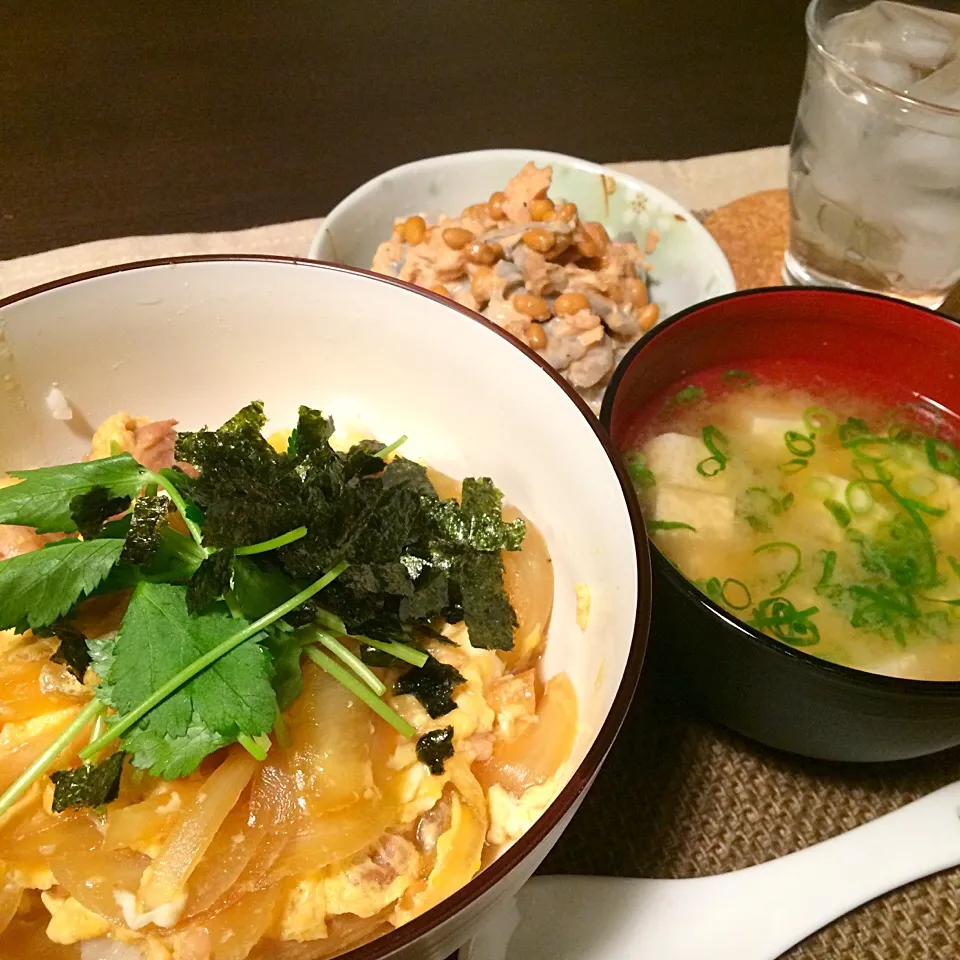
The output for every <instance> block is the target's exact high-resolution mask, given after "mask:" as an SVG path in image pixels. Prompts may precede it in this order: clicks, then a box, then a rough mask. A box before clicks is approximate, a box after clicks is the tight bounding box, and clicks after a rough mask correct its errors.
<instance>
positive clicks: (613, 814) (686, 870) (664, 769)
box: [541, 637, 960, 960]
mask: <svg viewBox="0 0 960 960" xmlns="http://www.w3.org/2000/svg"><path fill="white" fill-rule="evenodd" d="M656 640H658V641H660V642H661V643H667V642H669V638H667V637H658V638H656ZM956 779H960V750H951V751H949V752H947V753H942V754H939V755H937V756H934V757H927V758H923V759H920V760H912V761H908V762H904V763H896V764H869V765H859V764H835V763H826V762H820V761H814V760H806V759H803V758H799V757H792V756H789V755H787V754H783V753H779V752H778V751H775V750H771V749H768V748H766V747H762V746H760V745H758V744H755V743H753V742H751V741H748V740H746V739H745V738H743V737H740V736H738V735H736V734H734V733H731V732H730V731H727V730H725V729H724V728H722V727H719V726H717V725H715V724H713V723H711V722H709V721H707V720H705V719H703V718H701V717H699V716H698V715H697V713H696V712H695V711H694V710H693V709H692V708H691V707H689V706H688V705H687V704H685V703H684V702H683V700H682V699H681V696H680V695H679V694H678V693H677V692H675V691H673V690H672V689H671V688H670V686H669V685H668V684H667V683H666V682H665V681H664V680H663V679H662V678H661V676H660V671H659V670H658V669H657V665H656V664H655V663H653V664H649V665H648V667H646V668H645V670H644V676H643V679H642V680H641V683H640V689H639V690H638V693H637V697H636V699H635V701H634V704H633V707H632V708H631V712H630V714H629V716H628V718H627V721H626V723H625V724H624V728H623V730H622V731H621V733H620V736H619V737H618V738H617V741H616V743H615V744H614V747H613V749H612V751H611V753H610V755H609V757H608V758H607V761H606V763H605V764H604V766H603V768H602V770H601V771H600V775H599V776H598V778H597V781H596V783H595V784H594V786H593V787H592V788H591V790H590V792H589V793H588V794H587V797H586V799H585V800H584V803H583V806H582V807H581V809H580V810H579V811H578V812H577V815H576V816H575V817H574V819H573V822H572V823H571V824H570V826H569V827H568V829H567V830H566V832H565V833H564V834H563V836H562V837H561V839H560V842H559V843H558V844H557V846H556V847H555V848H554V850H553V851H552V852H551V854H550V855H549V857H548V858H547V860H546V861H545V863H544V864H543V867H542V868H541V872H543V873H575V874H594V875H604V876H629V877H672V878H680V877H701V876H710V875H712V874H716V873H724V872H726V871H728V870H739V869H741V868H743V867H749V866H752V865H753V864H756V863H762V862H763V861H765V860H770V859H772V858H774V857H780V856H783V855H784V854H787V853H791V852H793V851H794V850H799V849H801V848H802V847H806V846H809V845H810V844H811V843H817V842H819V841H820V840H826V839H827V838H829V837H831V836H834V835H835V834H837V833H841V832H843V831H845V830H849V829H851V828H853V827H855V826H857V825H859V824H861V823H866V822H867V821H868V820H872V819H874V818H875V817H878V816H880V815H881V814H884V813H889V812H890V811H891V810H894V809H896V808H897V807H899V806H902V805H903V804H904V803H907V802H909V801H911V800H916V799H917V798H919V797H921V796H923V795H924V794H926V793H929V792H930V791H931V790H935V789H937V788H938V787H941V786H944V785H946V784H947V783H950V782H952V781H953V780H956ZM692 919H693V918H692ZM958 943H960V870H953V871H948V872H946V873H943V874H940V875H938V876H935V877H932V878H930V879H927V880H923V881H920V882H919V883H915V884H913V885H911V886H909V887H906V888H904V889H902V890H899V891H896V892H894V893H892V894H890V895H888V896H887V897H884V898H882V899H880V900H876V901H874V902H872V903H870V904H868V905H867V906H865V907H861V908H860V909H859V910H857V911H855V912H854V913H851V914H848V915H847V916H846V917H844V918H843V919H841V920H839V921H837V922H836V923H835V924H833V925H832V926H830V927H828V928H826V929H825V930H822V931H820V932H819V933H817V934H815V935H814V936H812V937H810V938H809V939H808V940H806V941H804V942H803V943H802V944H800V945H799V946H798V947H796V948H795V949H794V950H792V951H790V952H789V953H787V954H785V956H786V957H787V958H789V960H841V958H842V960H860V958H863V960H900V958H910V960H926V958H930V960H933V958H937V960H945V958H947V957H953V956H956V955H957V952H958ZM585 960H586V958H585ZM651 960H669V958H660V957H656V958H651ZM703 960H710V958H709V957H704V958H703Z"/></svg>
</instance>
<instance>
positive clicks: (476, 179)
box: [309, 150, 736, 320]
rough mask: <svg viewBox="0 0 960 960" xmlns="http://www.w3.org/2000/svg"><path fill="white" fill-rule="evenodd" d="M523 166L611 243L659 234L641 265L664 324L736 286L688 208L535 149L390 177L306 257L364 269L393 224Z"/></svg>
mask: <svg viewBox="0 0 960 960" xmlns="http://www.w3.org/2000/svg"><path fill="white" fill-rule="evenodd" d="M530 160H532V161H533V162H534V163H536V164H537V166H541V167H542V166H545V165H549V166H551V167H553V185H552V187H551V189H550V196H551V199H553V200H558V199H563V200H566V201H570V202H573V203H575V204H576V205H577V207H578V208H579V209H580V212H581V215H582V216H583V218H584V219H586V220H599V221H600V222H601V223H602V224H603V225H604V226H605V227H606V228H607V232H608V233H609V234H610V236H611V237H616V236H617V235H618V234H621V233H624V232H625V231H630V232H632V233H634V234H635V235H636V237H637V238H638V239H639V241H640V242H641V244H642V243H643V239H644V237H645V235H646V232H647V231H648V230H651V229H653V230H657V231H659V233H660V242H659V244H658V245H657V248H656V250H655V251H654V252H653V253H652V254H650V255H649V257H648V259H649V261H650V263H651V264H652V265H653V271H652V273H651V281H652V287H651V295H652V298H653V300H654V301H655V302H656V303H657V304H658V305H659V306H660V319H661V320H663V319H665V318H666V317H669V316H671V315H672V314H674V313H676V312H677V311H679V310H683V309H685V308H687V307H689V306H692V305H693V304H695V303H698V302H699V301H701V300H707V299H709V298H710V297H715V296H718V295H719V294H722V293H732V292H733V291H734V290H735V289H736V285H735V283H734V279H733V272H732V271H731V269H730V264H729V263H728V262H727V258H726V257H725V256H724V255H723V251H722V250H721V249H720V247H719V246H717V243H716V241H715V240H714V239H713V237H712V236H710V234H709V233H708V232H707V231H706V230H705V229H704V227H703V226H702V225H701V224H700V223H699V222H698V221H697V219H696V218H695V217H694V216H693V214H691V213H690V211H689V210H686V209H685V208H684V207H682V206H680V204H679V203H677V202H676V201H675V200H673V199H671V198H670V197H668V196H667V195H666V194H665V193H662V192H661V191H660V190H657V189H656V187H651V186H650V185H649V184H647V183H644V182H643V181H642V180H637V179H636V178H635V177H631V176H627V175H626V174H623V173H617V172H616V171H613V170H609V169H607V168H606V167H601V166H599V165H598V164H595V163H590V162H589V161H587V160H580V159H577V158H576V157H568V156H565V155H563V154H560V153H548V152H545V151H542V150H476V151H473V152H470V153H454V154H450V155H448V156H443V157H429V158H427V159H425V160H417V161H416V162H414V163H408V164H405V165H404V166H402V167H396V168H394V169H393V170H388V171H387V172H386V173H382V174H380V176H378V177H374V179H372V180H369V181H367V183H365V184H363V186H361V187H358V188H357V189H356V190H354V191H353V193H351V194H350V195H349V196H348V197H346V198H345V199H344V200H342V201H341V202H340V203H339V204H337V206H336V207H335V208H334V210H333V212H332V213H331V214H330V216H329V217H327V219H326V221H325V222H324V224H323V226H322V227H321V229H320V231H319V232H318V233H317V235H316V237H314V240H313V243H312V244H311V245H310V252H309V256H310V257H312V258H313V259H316V260H328V261H333V262H337V263H345V264H348V265H349V266H353V267H367V268H369V267H370V264H371V263H372V262H373V255H374V253H375V252H376V249H377V246H378V245H379V244H380V243H381V242H382V241H383V240H386V239H388V238H389V237H390V233H391V231H392V229H393V221H394V219H395V218H397V217H406V216H409V215H411V214H414V213H422V214H427V215H429V216H432V217H436V216H437V215H439V214H441V213H445V214H447V215H448V216H456V215H458V214H459V213H460V211H461V210H463V208H464V207H466V206H467V205H468V204H471V203H478V202H480V201H484V200H486V199H487V197H489V196H490V194H491V193H493V192H494V191H496V190H502V189H503V187H504V185H505V184H506V182H507V181H508V180H509V179H510V178H511V177H512V176H513V175H514V174H515V173H517V171H518V170H520V168H521V167H522V166H523V165H524V164H525V163H527V162H528V161H530Z"/></svg>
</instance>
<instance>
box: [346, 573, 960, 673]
mask: <svg viewBox="0 0 960 960" xmlns="http://www.w3.org/2000/svg"><path fill="white" fill-rule="evenodd" d="M958 576H960V574H958ZM356 639H357V640H359V641H360V642H361V643H365V644H366V645H367V646H368V647H373V648H374V650H382V651H383V652H384V653H389V654H390V656H392V657H396V658H397V659H398V660H403V661H404V663H409V664H412V665H413V666H415V667H422V666H423V665H424V664H425V663H426V662H427V660H428V659H429V657H428V656H427V655H426V654H425V653H424V652H423V651H422V650H417V648H416V647H411V646H408V645H407V644H405V643H400V641H399V640H390V641H384V640H374V639H373V637H364V636H358V637H357V638H356Z"/></svg>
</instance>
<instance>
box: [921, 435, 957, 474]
mask: <svg viewBox="0 0 960 960" xmlns="http://www.w3.org/2000/svg"><path fill="white" fill-rule="evenodd" d="M923 449H924V452H925V453H926V455H927V463H929V464H930V466H931V467H933V469H934V470H936V471H937V473H946V474H949V475H950V476H951V477H956V478H957V479H960V450H958V449H957V448H956V447H955V446H954V445H953V444H952V443H947V441H946V440H938V439H937V438H936V437H927V439H926V440H925V441H924V443H923Z"/></svg>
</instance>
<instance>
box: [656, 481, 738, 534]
mask: <svg viewBox="0 0 960 960" xmlns="http://www.w3.org/2000/svg"><path fill="white" fill-rule="evenodd" d="M655 490H656V494H655V496H654V501H653V515H652V519H653V520H660V521H667V522H673V523H686V524H689V525H690V526H691V527H693V528H694V529H695V530H696V534H693V533H691V531H689V530H676V531H673V530H669V531H663V533H664V534H669V535H670V536H685V537H692V536H700V537H705V538H707V539H711V540H722V539H725V538H728V537H732V536H733V535H734V532H735V529H736V528H735V517H736V513H735V506H736V502H735V501H734V499H733V497H727V496H724V495H723V494H719V493H704V492H703V491H702V490H691V489H688V488H685V487H665V486H660V485H659V483H658V485H657V487H656V488H655Z"/></svg>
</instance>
